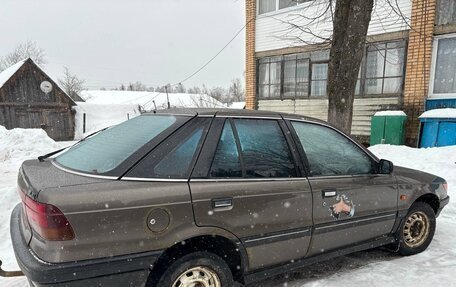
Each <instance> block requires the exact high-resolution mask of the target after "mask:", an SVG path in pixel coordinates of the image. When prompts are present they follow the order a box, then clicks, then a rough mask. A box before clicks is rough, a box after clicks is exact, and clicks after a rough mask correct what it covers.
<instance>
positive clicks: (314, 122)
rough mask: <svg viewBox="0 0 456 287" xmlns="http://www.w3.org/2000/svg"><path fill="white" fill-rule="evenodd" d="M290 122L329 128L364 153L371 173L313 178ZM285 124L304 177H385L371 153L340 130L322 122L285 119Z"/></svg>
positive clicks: (378, 160) (327, 176)
mask: <svg viewBox="0 0 456 287" xmlns="http://www.w3.org/2000/svg"><path fill="white" fill-rule="evenodd" d="M292 122H298V123H305V124H313V125H317V126H321V127H324V128H329V129H331V130H333V131H335V132H336V133H338V134H340V135H341V136H343V137H345V138H346V139H348V140H349V141H350V142H351V143H352V144H354V145H355V146H357V147H358V148H359V150H360V151H361V152H363V153H365V154H366V155H367V156H368V157H369V158H370V159H371V160H372V164H373V167H374V170H373V173H371V174H356V175H316V176H313V175H312V174H310V164H309V160H308V158H307V154H306V152H305V150H304V147H303V146H302V144H301V141H300V140H299V136H298V134H297V133H296V130H295V129H294V127H293V125H292ZM285 123H286V125H287V127H288V130H290V133H291V136H292V138H293V141H294V143H295V145H296V147H297V150H298V154H299V156H300V160H301V161H302V165H303V166H304V168H305V171H306V176H307V177H308V178H346V177H350V178H351V177H366V176H368V177H369V176H384V175H385V174H381V173H380V172H379V163H380V159H379V158H377V157H376V156H375V155H374V154H373V153H371V152H370V151H369V150H368V149H366V148H365V147H364V146H362V145H361V144H360V143H358V142H357V141H355V140H353V139H352V138H351V137H350V136H348V135H346V134H345V133H343V132H341V131H340V130H338V129H336V128H335V127H333V126H330V125H327V124H325V123H322V122H317V121H311V120H303V119H289V118H285ZM388 175H389V174H388Z"/></svg>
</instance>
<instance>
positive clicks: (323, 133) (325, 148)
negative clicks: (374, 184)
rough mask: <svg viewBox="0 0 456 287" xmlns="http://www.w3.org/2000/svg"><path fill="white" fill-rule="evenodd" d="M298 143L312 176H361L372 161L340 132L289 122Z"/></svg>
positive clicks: (316, 125) (365, 172)
mask: <svg viewBox="0 0 456 287" xmlns="http://www.w3.org/2000/svg"><path fill="white" fill-rule="evenodd" d="M291 124H292V126H293V128H294V130H295V131H296V134H297V136H298V138H299V141H300V142H301V145H302V147H303V149H304V152H305V154H306V156H307V161H308V164H309V169H310V170H309V173H310V175H311V176H340V175H363V174H371V173H372V172H373V167H374V161H373V159H372V158H371V157H370V156H369V155H367V154H366V152H364V151H363V150H361V149H360V148H359V147H358V146H357V145H355V144H354V143H353V142H352V141H351V140H350V139H348V138H347V137H345V136H344V135H342V134H340V133H339V132H337V131H335V130H334V129H331V128H329V127H325V126H322V125H318V124H312V123H304V122H295V121H292V122H291Z"/></svg>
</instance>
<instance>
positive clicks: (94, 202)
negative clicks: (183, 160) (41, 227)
mask: <svg viewBox="0 0 456 287" xmlns="http://www.w3.org/2000/svg"><path fill="white" fill-rule="evenodd" d="M39 200H40V201H42V202H47V203H50V204H53V205H55V206H57V207H58V208H59V209H60V210H61V211H62V212H63V213H64V214H65V216H66V217H67V218H68V220H69V222H70V224H71V225H72V227H73V229H74V232H75V235H76V237H75V239H74V240H71V241H43V240H40V239H39V238H38V237H33V239H32V241H31V243H30V246H31V248H32V250H34V251H35V253H36V254H37V255H38V257H39V258H41V259H42V260H44V261H47V262H54V263H55V262H67V261H74V260H83V259H92V258H102V257H110V256H116V255H124V254H132V253H140V252H145V251H154V250H163V249H166V248H168V247H170V246H172V245H174V244H176V243H179V242H181V241H183V240H185V239H188V238H191V237H194V236H198V235H207V234H217V232H219V231H218V230H214V229H204V228H197V227H196V226H195V224H194V219H193V212H192V206H191V201H190V194H189V188H188V183H187V182H140V181H122V180H113V181H111V182H105V183H97V184H89V185H84V186H68V187H61V188H53V189H48V190H44V191H42V192H40V194H39ZM156 209H162V210H165V211H166V212H167V213H168V214H169V226H168V227H167V228H166V229H165V230H163V231H161V232H152V231H151V230H150V229H149V228H148V224H147V222H148V215H149V214H150V213H151V212H152V211H153V210H156ZM157 223H158V222H157ZM217 235H222V236H229V235H226V234H217Z"/></svg>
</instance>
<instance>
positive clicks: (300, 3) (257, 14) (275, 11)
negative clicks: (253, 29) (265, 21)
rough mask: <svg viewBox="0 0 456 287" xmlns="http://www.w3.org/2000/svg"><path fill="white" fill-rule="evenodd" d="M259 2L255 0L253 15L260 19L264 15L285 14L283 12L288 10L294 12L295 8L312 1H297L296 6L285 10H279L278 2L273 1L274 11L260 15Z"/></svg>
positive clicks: (277, 0)
mask: <svg viewBox="0 0 456 287" xmlns="http://www.w3.org/2000/svg"><path fill="white" fill-rule="evenodd" d="M260 1H261V0H256V11H255V14H256V16H258V17H262V16H265V15H273V14H277V13H281V12H285V11H289V10H294V9H296V8H297V7H299V6H301V5H302V4H305V3H307V2H311V1H314V0H297V1H296V5H293V6H289V7H285V8H280V0H275V9H274V10H273V11H269V12H265V13H261V14H260Z"/></svg>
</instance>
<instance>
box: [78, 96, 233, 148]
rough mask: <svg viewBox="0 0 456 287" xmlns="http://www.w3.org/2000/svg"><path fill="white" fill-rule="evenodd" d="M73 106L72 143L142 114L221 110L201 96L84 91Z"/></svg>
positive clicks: (211, 100) (217, 103)
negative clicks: (149, 112)
mask: <svg viewBox="0 0 456 287" xmlns="http://www.w3.org/2000/svg"><path fill="white" fill-rule="evenodd" d="M80 96H81V98H82V99H84V100H85V102H76V104H77V105H76V106H74V107H73V109H74V111H75V112H76V118H75V139H80V138H82V137H83V136H85V135H87V134H90V133H92V132H95V131H97V130H100V129H102V128H105V127H108V126H111V125H116V124H119V123H121V122H123V121H126V120H128V119H130V118H133V117H136V116H138V115H140V114H141V113H142V112H145V111H152V110H161V109H166V108H168V100H169V107H170V108H196V107H208V108H213V107H225V105H224V104H223V103H221V102H219V101H217V100H216V99H214V98H212V97H210V96H208V95H205V94H182V93H169V94H166V93H159V92H138V91H100V90H86V91H82V92H81V94H80Z"/></svg>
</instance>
